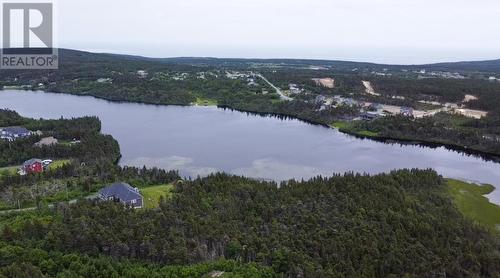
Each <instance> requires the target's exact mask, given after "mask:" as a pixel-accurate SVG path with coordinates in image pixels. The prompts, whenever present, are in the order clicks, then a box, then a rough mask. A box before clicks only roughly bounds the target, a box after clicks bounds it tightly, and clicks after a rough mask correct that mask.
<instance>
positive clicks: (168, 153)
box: [0, 90, 500, 203]
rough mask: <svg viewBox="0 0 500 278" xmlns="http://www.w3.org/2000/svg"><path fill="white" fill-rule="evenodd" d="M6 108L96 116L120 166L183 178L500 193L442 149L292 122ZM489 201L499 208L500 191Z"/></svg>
mask: <svg viewBox="0 0 500 278" xmlns="http://www.w3.org/2000/svg"><path fill="white" fill-rule="evenodd" d="M0 108H8V109H12V110H16V111H17V112H19V113H20V114H21V115H23V116H26V117H32V118H60V117H65V118H67V117H77V116H85V115H93V116H98V117H99V118H100V119H101V121H102V132H103V133H106V134H111V135H112V136H113V137H114V138H115V139H116V140H118V142H119V143H120V148H121V152H122V159H121V161H120V164H121V165H131V166H139V167H142V166H144V165H146V166H148V167H153V166H156V167H160V168H164V169H177V170H179V171H180V173H181V174H182V175H183V176H191V177H196V176H197V175H201V176H203V175H207V174H209V173H212V172H216V171H225V172H227V173H231V174H235V175H244V176H248V177H253V178H259V179H271V180H277V181H280V180H286V179H291V178H296V179H301V178H304V179H308V178H311V177H313V176H316V175H325V176H329V175H332V174H333V173H344V172H348V171H353V172H361V173H370V174H376V173H381V172H388V171H391V170H393V169H400V168H433V169H435V170H436V171H438V172H439V173H440V174H442V175H443V176H445V177H449V178H456V179H462V180H467V181H475V182H481V183H489V184H492V185H494V186H500V164H499V163H495V162H491V161H485V160H483V159H482V158H479V157H475V156H469V155H465V154H463V153H459V152H456V151H452V150H448V149H446V148H444V147H438V148H429V147H423V146H419V145H400V144H387V143H381V142H375V141H372V140H364V139H358V138H355V137H352V136H349V135H345V134H342V133H340V132H338V131H337V130H335V129H330V128H326V127H322V126H317V125H312V124H308V123H305V122H302V121H299V120H293V119H286V120H283V119H278V118H275V117H263V116H259V115H253V114H247V113H242V112H237V111H231V110H224V109H219V108H216V107H200V106H190V107H182V106H157V105H147V104H137V103H118V102H109V101H106V100H101V99H96V98H93V97H82V96H73V95H67V94H56V93H44V92H32V91H14V90H6V91H1V92H0ZM488 197H489V198H490V199H491V200H492V201H493V202H495V203H500V192H499V191H498V190H495V191H494V192H493V193H492V194H490V195H489V196H488Z"/></svg>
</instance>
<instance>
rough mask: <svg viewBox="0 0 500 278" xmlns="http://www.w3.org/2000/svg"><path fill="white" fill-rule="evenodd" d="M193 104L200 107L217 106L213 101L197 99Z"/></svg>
mask: <svg viewBox="0 0 500 278" xmlns="http://www.w3.org/2000/svg"><path fill="white" fill-rule="evenodd" d="M193 104H195V105H201V106H217V101H216V100H213V99H204V98H200V97H197V98H196V101H195V102H194V103H193Z"/></svg>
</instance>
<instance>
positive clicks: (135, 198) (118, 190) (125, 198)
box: [98, 182, 144, 208]
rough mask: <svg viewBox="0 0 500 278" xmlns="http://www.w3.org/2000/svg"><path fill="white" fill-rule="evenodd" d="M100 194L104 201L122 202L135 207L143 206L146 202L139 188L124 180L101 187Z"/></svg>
mask: <svg viewBox="0 0 500 278" xmlns="http://www.w3.org/2000/svg"><path fill="white" fill-rule="evenodd" d="M98 196H99V198H100V199H101V200H103V201H115V202H120V203H122V204H124V205H129V206H131V207H133V208H142V206H143V203H144V200H143V197H142V195H141V194H140V193H139V189H137V188H135V187H132V186H131V185H130V184H128V183H123V182H119V183H114V184H112V185H109V186H107V187H105V188H103V189H101V190H100V191H99V193H98Z"/></svg>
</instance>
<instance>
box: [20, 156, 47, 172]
mask: <svg viewBox="0 0 500 278" xmlns="http://www.w3.org/2000/svg"><path fill="white" fill-rule="evenodd" d="M23 170H24V172H25V173H26V174H30V173H41V172H43V163H42V160H41V159H38V158H33V159H30V160H28V161H25V162H24V163H23Z"/></svg>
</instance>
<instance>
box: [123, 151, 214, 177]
mask: <svg viewBox="0 0 500 278" xmlns="http://www.w3.org/2000/svg"><path fill="white" fill-rule="evenodd" d="M193 163H194V159H193V158H191V157H183V156H176V155H174V156H168V157H160V158H158V157H137V158H134V159H128V160H127V159H125V160H122V161H121V162H120V164H121V165H127V166H135V167H143V166H146V167H148V168H152V167H157V168H161V169H165V170H179V171H180V173H181V175H183V176H191V177H197V176H201V177H204V176H208V175H209V174H211V173H215V172H219V171H220V170H219V169H217V168H214V167H204V166H196V165H193Z"/></svg>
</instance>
